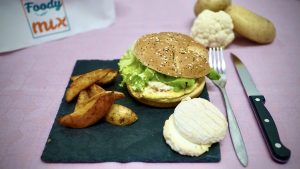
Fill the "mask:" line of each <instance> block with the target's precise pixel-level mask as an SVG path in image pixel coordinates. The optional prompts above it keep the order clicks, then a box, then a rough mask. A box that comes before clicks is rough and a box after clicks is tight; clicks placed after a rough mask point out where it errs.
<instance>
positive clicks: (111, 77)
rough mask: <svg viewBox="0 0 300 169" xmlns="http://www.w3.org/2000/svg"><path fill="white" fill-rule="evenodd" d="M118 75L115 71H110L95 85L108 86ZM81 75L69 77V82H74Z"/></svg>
mask: <svg viewBox="0 0 300 169" xmlns="http://www.w3.org/2000/svg"><path fill="white" fill-rule="evenodd" d="M117 75H118V71H116V70H112V69H111V71H110V72H108V73H107V74H106V76H104V77H103V78H101V79H99V80H98V81H97V82H96V83H97V84H99V85H105V84H108V83H110V82H112V81H113V80H115V79H116V77H117ZM80 76H81V75H74V76H72V77H71V80H72V81H75V80H76V79H78V78H79V77H80Z"/></svg>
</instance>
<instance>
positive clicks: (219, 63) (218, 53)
mask: <svg viewBox="0 0 300 169" xmlns="http://www.w3.org/2000/svg"><path fill="white" fill-rule="evenodd" d="M215 58H216V62H217V63H216V64H217V67H216V68H217V71H218V72H220V73H222V67H221V66H222V64H221V63H222V58H221V54H220V48H216V55H215Z"/></svg>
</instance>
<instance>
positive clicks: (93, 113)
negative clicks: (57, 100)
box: [58, 69, 138, 128]
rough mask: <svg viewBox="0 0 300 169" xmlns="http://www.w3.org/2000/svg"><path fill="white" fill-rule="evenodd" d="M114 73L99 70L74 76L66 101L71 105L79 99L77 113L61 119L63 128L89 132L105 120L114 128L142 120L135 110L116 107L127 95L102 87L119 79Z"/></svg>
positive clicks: (75, 109)
mask: <svg viewBox="0 0 300 169" xmlns="http://www.w3.org/2000/svg"><path fill="white" fill-rule="evenodd" d="M117 75H118V72H117V71H115V70H113V69H97V70H94V71H91V72H88V73H85V74H81V75H77V76H72V77H71V80H72V82H71V84H70V86H69V87H68V88H67V90H66V94H65V99H66V101H67V102H71V101H72V100H74V99H75V98H77V102H76V105H75V108H74V111H73V112H71V113H69V114H66V115H64V116H62V117H59V119H58V122H59V124H61V125H63V126H66V127H70V128H85V127H89V126H91V125H94V124H95V123H97V122H99V121H100V120H101V119H104V120H105V121H106V122H108V123H111V124H113V125H119V126H125V125H130V124H132V123H134V122H135V121H136V120H137V119H138V116H137V115H136V113H135V112H133V111H132V110H131V109H129V108H127V107H125V106H122V105H119V104H115V103H114V102H115V101H116V100H118V99H122V98H124V97H125V95H124V94H123V93H122V92H118V91H106V90H105V89H103V88H102V87H101V85H105V84H108V83H111V82H112V81H113V80H115V79H116V77H117Z"/></svg>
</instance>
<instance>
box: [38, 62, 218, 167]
mask: <svg viewBox="0 0 300 169" xmlns="http://www.w3.org/2000/svg"><path fill="white" fill-rule="evenodd" d="M117 63H118V60H110V61H102V60H79V61H77V62H76V65H75V67H74V70H73V73H72V75H77V74H82V73H86V72H88V71H92V70H95V69H98V68H113V69H115V70H118V65H117ZM120 81H121V77H120V76H118V78H117V79H116V81H115V82H114V83H112V84H110V85H107V86H103V87H104V88H105V89H106V90H116V91H121V92H123V93H124V94H125V95H126V98H124V99H120V100H118V101H117V103H118V104H122V105H124V106H127V107H129V108H131V109H132V110H133V111H134V112H136V113H137V115H138V117H139V119H138V121H137V122H135V123H134V124H132V125H130V126H125V127H120V126H114V125H111V124H109V123H106V122H104V121H100V122H98V123H97V124H95V125H93V126H91V127H88V128H84V129H71V128H66V127H64V126H61V125H59V124H58V123H57V118H58V117H60V116H62V115H64V114H68V113H70V112H72V111H73V109H74V106H75V101H73V102H71V103H67V102H66V101H65V99H64V98H62V102H61V105H60V107H59V110H58V113H57V116H56V119H55V121H54V123H53V126H52V129H51V131H50V134H49V137H48V140H47V141H46V144H45V148H44V151H43V153H42V156H41V159H42V160H43V161H44V162H52V163H57V162H59V163H96V162H153V163H156V162H161V163H162V162H218V161H220V158H221V156H220V145H219V143H216V144H213V145H212V147H211V148H210V150H209V151H208V152H206V153H205V154H203V155H201V156H200V157H189V156H182V155H179V154H178V153H176V152H174V151H172V150H171V149H170V147H169V146H168V145H167V144H166V143H165V140H164V138H163V134H162V132H163V131H162V129H163V125H164V122H165V120H166V119H168V117H169V116H170V114H171V113H173V111H174V108H163V109H161V108H153V107H149V106H145V105H142V104H140V103H138V102H136V101H135V100H133V99H132V98H131V97H130V95H129V94H128V92H127V90H126V89H124V88H122V87H120V86H119V85H118V84H119V83H120ZM200 97H202V98H206V99H209V96H208V93H207V89H206V87H205V89H204V91H203V92H202V94H201V96H200Z"/></svg>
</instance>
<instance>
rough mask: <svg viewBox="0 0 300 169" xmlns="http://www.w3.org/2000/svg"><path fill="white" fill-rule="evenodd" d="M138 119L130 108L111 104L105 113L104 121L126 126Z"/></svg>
mask: <svg viewBox="0 0 300 169" xmlns="http://www.w3.org/2000/svg"><path fill="white" fill-rule="evenodd" d="M136 120H138V116H137V115H136V113H134V112H133V111H132V110H131V109H129V108H127V107H125V106H122V105H119V104H113V105H112V106H111V108H110V110H109V112H108V113H107V114H106V115H105V121H107V122H109V123H111V124H113V125H118V126H126V125H130V124H132V123H134V122H135V121H136Z"/></svg>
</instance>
